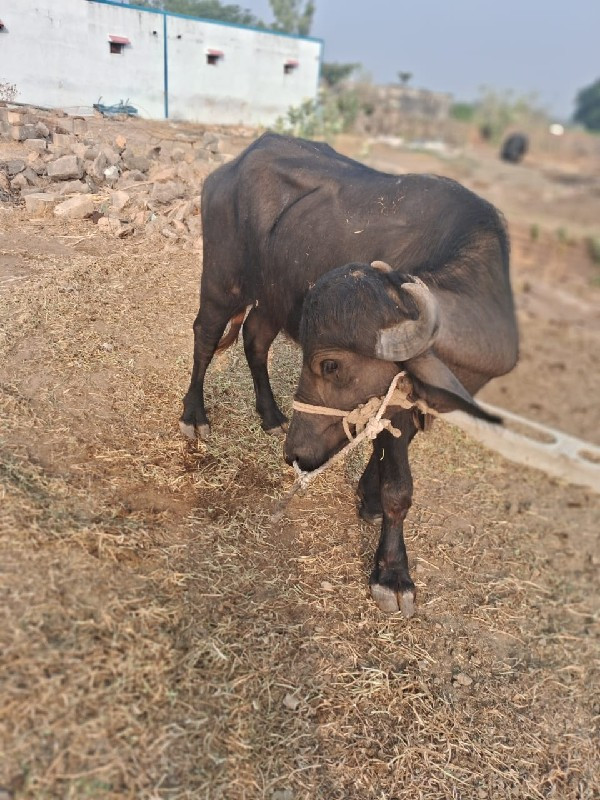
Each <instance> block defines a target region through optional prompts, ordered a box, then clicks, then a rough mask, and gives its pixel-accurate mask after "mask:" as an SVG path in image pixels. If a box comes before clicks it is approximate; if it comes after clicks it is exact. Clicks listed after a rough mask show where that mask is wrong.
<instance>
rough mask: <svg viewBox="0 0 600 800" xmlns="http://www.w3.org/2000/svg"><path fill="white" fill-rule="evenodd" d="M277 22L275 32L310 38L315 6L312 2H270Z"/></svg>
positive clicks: (282, 0)
mask: <svg viewBox="0 0 600 800" xmlns="http://www.w3.org/2000/svg"><path fill="white" fill-rule="evenodd" d="M269 5H270V6H271V10H272V11H273V16H274V17H275V22H274V23H273V24H272V25H271V29H272V30H274V31H281V32H282V33H296V34H298V35H299V36H308V35H309V33H310V29H311V27H312V21H313V16H314V13H315V4H314V3H313V2H311V0H307V2H305V0H269Z"/></svg>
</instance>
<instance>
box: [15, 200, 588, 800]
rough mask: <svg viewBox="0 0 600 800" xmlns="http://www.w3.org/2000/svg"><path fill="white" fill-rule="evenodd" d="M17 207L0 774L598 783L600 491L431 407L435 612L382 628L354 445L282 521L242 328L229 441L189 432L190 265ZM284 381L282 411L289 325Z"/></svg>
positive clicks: (229, 384)
mask: <svg viewBox="0 0 600 800" xmlns="http://www.w3.org/2000/svg"><path fill="white" fill-rule="evenodd" d="M10 219H11V225H12V228H11V230H10V231H8V228H5V234H7V235H6V237H5V240H4V245H3V246H0V250H2V251H3V252H2V255H4V256H5V257H6V258H8V257H10V258H12V259H14V260H15V261H16V262H18V264H19V266H20V268H21V270H22V272H21V274H23V275H25V277H24V279H23V280H19V281H15V282H13V283H11V284H10V290H9V291H6V287H4V288H2V287H0V289H1V290H2V291H3V292H4V296H3V318H2V325H1V330H0V337H1V338H0V346H1V351H2V361H0V363H3V366H0V409H1V413H0V441H1V449H0V472H1V483H0V491H1V492H2V494H1V496H0V497H1V504H0V550H1V555H0V592H1V593H2V603H1V604H0V615H1V616H2V619H1V620H0V693H1V702H0V752H1V753H2V758H1V759H0V785H3V786H5V787H7V788H8V789H10V791H11V792H12V793H13V794H14V796H15V797H16V798H19V799H20V800H25V798H35V800H39V799H41V798H76V799H77V800H79V799H80V798H107V799H108V800H110V799H111V798H172V799H173V800H175V799H176V800H183V798H190V800H191V798H194V800H196V798H205V799H206V800H219V798H223V800H253V799H254V798H271V799H272V800H292V799H293V800H301V799H302V800H309V799H310V800H314V798H323V799H324V800H337V799H338V798H339V800H342V798H343V799H344V800H347V798H356V800H359V799H360V800H367V798H368V799H369V800H400V799H401V798H407V800H408V798H410V799H411V800H414V798H423V800H437V798H440V799H441V798H463V800H471V799H472V798H498V797H511V798H561V799H562V798H564V799H565V800H576V799H577V800H592V798H595V797H597V796H598V793H599V792H600V778H599V774H598V766H597V765H598V756H599V753H598V736H597V733H598V731H597V724H598V714H599V710H600V697H599V684H598V660H599V651H598V633H599V626H598V602H597V586H595V581H596V579H597V570H598V563H599V562H598V555H597V549H596V548H597V531H598V519H599V510H600V502H599V499H598V498H597V497H594V496H592V495H589V494H588V493H586V492H585V491H584V490H581V489H576V488H573V487H566V486H562V485H559V484H558V483H556V482H553V481H550V480H548V479H546V478H544V477H543V476H541V475H539V474H537V473H534V472H530V471H526V470H523V469H518V468H516V467H514V466H512V465H509V464H508V463H506V462H504V461H502V460H501V459H499V458H495V457H493V456H491V455H489V454H488V453H484V452H483V451H482V450H480V449H479V448H478V447H477V446H475V445H474V444H472V443H470V442H468V441H467V440H465V439H464V437H463V436H462V434H459V433H458V432H456V431H454V430H452V429H449V428H447V427H446V426H444V425H443V424H439V425H437V427H434V431H433V433H432V434H431V435H430V436H427V437H421V438H420V439H419V440H418V441H417V442H416V443H415V445H414V448H413V468H414V474H415V505H414V507H413V510H412V512H411V515H410V521H409V523H408V525H407V543H408V547H409V552H410V554H411V557H412V561H413V572H414V576H415V578H416V581H417V585H418V590H419V614H418V616H416V617H415V618H414V619H412V620H411V621H410V622H406V621H405V620H404V619H402V618H397V617H385V616H383V615H382V614H381V613H380V612H379V611H378V610H377V609H376V608H375V606H374V605H373V604H372V603H371V601H370V600H369V598H368V595H367V589H366V584H367V577H368V572H369V567H370V559H371V557H372V552H373V548H374V544H375V539H376V532H375V531H374V530H373V529H371V528H368V527H367V526H365V525H363V524H361V523H359V522H358V520H357V518H356V515H355V512H354V507H353V505H354V500H353V491H354V483H353V482H354V480H355V478H356V476H357V475H358V473H359V468H360V457H359V456H356V457H355V458H354V459H353V461H352V462H351V463H349V464H348V465H346V468H345V469H342V468H340V469H339V470H338V471H337V472H335V474H332V475H331V476H329V475H328V476H327V477H323V478H321V479H319V481H318V482H317V483H316V484H315V485H314V486H313V487H312V488H311V490H310V492H309V493H308V494H307V495H306V496H304V497H301V498H295V499H294V500H293V502H292V503H291V504H290V506H289V507H288V509H287V512H286V515H285V516H284V518H283V519H282V520H281V521H280V522H278V523H274V522H273V521H272V520H271V518H270V514H271V511H272V509H273V507H274V503H275V502H276V500H277V499H278V498H280V497H281V496H282V495H283V493H284V492H285V491H286V489H287V488H289V486H290V484H291V476H290V474H289V472H290V471H289V470H287V469H286V468H284V467H283V466H282V459H281V442H279V441H277V440H273V439H269V438H267V437H265V436H264V435H263V434H262V433H261V431H260V429H259V426H258V422H257V419H256V417H255V416H254V415H253V413H252V412H251V408H252V398H251V381H250V379H249V375H248V372H247V369H246V367H245V365H244V364H243V356H242V354H241V350H240V348H239V346H237V347H236V348H234V349H233V350H231V351H230V352H229V353H228V354H226V355H225V356H223V357H222V358H220V359H219V360H218V361H216V362H215V364H214V366H213V367H212V369H211V373H210V377H209V381H208V404H209V406H210V408H211V409H212V417H213V422H214V434H213V437H212V439H211V440H210V442H208V443H207V444H202V445H200V446H199V447H198V448H194V447H189V446H187V445H185V444H183V443H182V442H181V440H180V439H179V437H178V435H177V431H176V419H177V416H178V413H179V408H180V397H181V395H182V393H183V391H184V389H185V385H186V383H187V380H188V370H189V366H190V365H189V363H188V362H189V353H190V350H191V331H190V325H191V321H192V319H193V315H194V312H195V305H196V291H195V287H196V285H197V278H198V275H197V273H198V256H197V255H196V254H195V253H193V252H181V251H178V250H176V249H171V250H168V249H164V250H161V249H160V248H158V247H154V246H153V245H152V244H149V243H147V242H140V241H135V240H127V241H119V242H115V241H112V240H111V241H108V240H105V239H103V238H102V237H101V236H100V235H95V233H94V235H93V236H92V237H91V238H88V236H89V234H90V228H89V226H88V225H85V224H83V223H82V224H80V225H76V226H73V228H72V229H71V230H70V231H69V232H68V234H65V230H64V229H63V228H61V227H60V226H59V224H58V223H55V222H53V221H52V222H50V221H48V222H45V223H44V224H43V225H41V224H40V225H39V226H35V225H34V224H33V223H29V222H27V221H26V220H25V219H24V217H22V216H21V212H15V214H14V215H12V216H11V218H10ZM16 223H18V226H20V230H19V232H18V233H17V224H16ZM2 224H5V223H2ZM67 236H72V237H75V238H71V239H70V238H66V237H67ZM61 237H62V238H61ZM7 254H8V255H7ZM273 369H274V386H275V390H276V394H278V395H279V396H280V397H281V398H282V400H283V404H284V406H285V405H286V403H287V404H288V406H289V396H290V394H291V390H292V386H293V381H294V376H295V374H296V371H297V354H296V352H295V351H294V349H293V348H292V347H291V346H290V345H288V344H287V343H285V342H278V343H277V345H276V354H275V358H274V364H273Z"/></svg>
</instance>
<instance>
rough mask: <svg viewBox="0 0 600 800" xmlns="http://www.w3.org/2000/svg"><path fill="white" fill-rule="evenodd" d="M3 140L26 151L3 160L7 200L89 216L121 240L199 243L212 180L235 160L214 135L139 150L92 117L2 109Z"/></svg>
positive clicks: (152, 143)
mask: <svg viewBox="0 0 600 800" xmlns="http://www.w3.org/2000/svg"><path fill="white" fill-rule="evenodd" d="M107 127H111V126H107ZM0 137H2V138H5V139H10V140H11V141H12V142H15V143H17V142H18V143H20V145H19V146H20V149H21V150H22V152H21V153H20V154H19V155H17V156H14V157H11V158H9V159H6V160H3V161H1V160H0V200H1V199H3V196H4V199H5V200H6V199H8V198H9V197H11V198H14V197H15V196H18V195H20V197H21V198H22V200H23V202H24V204H25V208H26V209H27V212H28V213H29V214H31V215H32V216H40V215H45V214H54V215H55V216H56V217H61V218H65V219H85V218H89V219H91V220H92V221H93V222H96V223H97V224H98V225H99V227H101V228H102V229H104V230H105V231H106V232H107V233H108V234H110V235H113V236H117V237H121V238H122V237H124V236H128V235H130V234H133V233H136V232H138V231H139V232H144V233H146V234H149V235H157V236H161V237H164V238H165V239H169V240H173V241H176V240H179V239H184V240H186V239H189V240H192V241H193V240H197V239H198V238H199V236H200V234H201V223H200V190H201V187H202V183H203V181H204V178H205V177H206V175H207V174H208V173H209V172H211V171H212V170H213V169H214V168H215V167H217V166H218V165H219V164H221V163H224V162H225V161H227V160H229V159H230V158H232V156H230V155H228V154H226V153H224V152H223V151H224V149H225V147H226V141H227V140H226V137H225V136H223V135H219V134H216V133H213V132H212V131H206V132H205V133H204V134H202V135H200V136H199V137H198V138H196V139H192V138H191V137H189V136H187V135H186V136H185V137H184V138H179V139H178V138H174V139H160V138H156V137H153V138H152V139H151V140H148V141H147V142H146V144H145V145H141V146H140V145H138V146H137V147H135V146H131V145H130V144H129V143H128V141H127V138H126V137H125V136H124V135H122V134H117V135H112V136H107V135H104V134H103V135H102V136H100V135H98V134H96V135H94V134H92V133H91V132H90V130H89V127H88V123H87V121H86V119H85V118H84V117H69V116H67V115H63V114H61V113H60V112H47V111H42V110H39V109H31V108H23V107H11V106H4V107H0ZM13 149H14V148H13Z"/></svg>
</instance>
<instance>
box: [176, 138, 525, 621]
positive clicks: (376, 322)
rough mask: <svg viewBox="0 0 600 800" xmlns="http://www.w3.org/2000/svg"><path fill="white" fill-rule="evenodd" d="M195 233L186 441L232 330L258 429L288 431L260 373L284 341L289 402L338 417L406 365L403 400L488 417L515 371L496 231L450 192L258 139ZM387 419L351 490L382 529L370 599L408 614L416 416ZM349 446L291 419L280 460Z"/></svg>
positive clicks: (308, 464) (319, 423) (504, 253)
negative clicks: (501, 384) (292, 377)
mask: <svg viewBox="0 0 600 800" xmlns="http://www.w3.org/2000/svg"><path fill="white" fill-rule="evenodd" d="M202 222H203V229H204V266H203V272H202V280H201V304H200V310H199V312H198V316H197V317H196V321H195V322H194V368H193V372H192V379H191V384H190V387H189V390H188V392H187V394H186V395H185V398H184V401H183V402H184V410H183V415H182V417H181V423H180V424H181V429H182V432H183V433H184V434H185V435H186V436H188V437H190V438H193V437H195V435H199V436H201V437H205V436H206V435H208V433H209V430H210V428H209V423H208V418H207V415H206V411H205V408H204V397H203V383H204V376H205V373H206V369H207V367H208V364H209V362H210V361H211V359H212V357H213V355H214V353H215V351H216V350H217V349H218V348H221V349H222V348H224V347H226V346H227V345H229V344H231V342H233V341H234V339H235V337H236V335H237V332H238V331H239V329H240V327H241V326H242V324H243V339H244V350H245V353H246V357H247V359H248V364H249V366H250V371H251V373H252V377H253V379H254V387H255V392H256V410H257V411H258V413H259V415H260V417H261V420H262V426H263V428H264V429H265V430H266V431H268V432H273V431H278V432H281V430H282V429H285V425H286V422H287V420H286V419H285V417H284V415H283V414H282V413H281V411H280V409H279V408H278V406H277V404H276V402H275V399H274V397H273V393H272V391H271V386H270V384H269V376H268V372H267V354H268V351H269V348H270V346H271V343H272V342H273V340H274V338H275V336H276V335H277V334H278V333H279V331H281V330H283V331H285V332H286V333H287V334H289V336H291V337H292V338H293V339H294V340H296V341H297V342H299V343H300V345H301V346H302V350H303V366H302V372H301V375H300V381H299V384H298V388H297V391H296V399H297V400H299V401H302V402H305V403H309V404H312V405H317V406H328V407H335V408H337V409H348V410H350V409H353V408H355V407H356V406H357V405H358V404H360V403H364V402H365V401H367V400H368V399H369V398H371V397H376V396H380V395H382V394H384V393H385V391H386V389H387V388H388V385H389V384H390V381H391V380H392V378H393V376H394V375H395V374H396V373H398V372H399V371H400V370H401V369H404V370H406V371H407V372H408V373H409V375H410V376H411V378H412V382H413V385H414V396H415V397H418V398H421V399H423V400H425V401H426V403H427V404H428V405H429V406H430V407H432V408H435V409H437V410H438V411H441V412H444V411H450V410H452V409H456V408H460V409H463V410H466V411H468V412H470V413H472V414H474V415H477V416H483V417H485V416H486V413H485V412H484V411H483V410H482V409H481V408H480V407H479V406H478V405H477V404H476V402H475V400H474V399H473V395H474V393H475V392H476V391H477V390H478V389H480V388H481V387H482V386H483V385H484V384H485V383H487V381H489V380H490V378H492V377H494V376H497V375H502V374H503V373H506V372H508V371H509V370H510V369H512V368H513V366H514V365H515V363H516V360H517V349H518V336H517V326H516V322H515V315H514V307H513V297H512V292H511V287H510V280H509V245H508V239H507V235H506V231H505V228H504V225H503V222H502V220H501V218H500V216H499V214H498V212H497V211H496V210H495V209H494V208H493V206H491V205H490V204H489V203H488V202H486V201H485V200H483V199H481V198H480V197H478V196H477V195H475V194H473V193H472V192H470V191H468V190H467V189H465V188H464V187H463V186H461V185H460V184H458V183H456V182H455V181H453V180H450V179H448V178H442V177H437V176H434V175H400V176H399V175H387V174H383V173H381V172H377V171H376V170H373V169H370V168H369V167H366V166H364V165H363V164H360V163H358V162H356V161H353V160H351V159H349V158H346V157H345V156H342V155H340V154H339V153H337V152H335V151H334V150H333V149H332V148H330V147H329V146H328V145H326V144H322V143H318V142H310V141H306V140H302V139H292V138H287V137H283V136H278V135H275V134H265V135H264V136H261V137H260V138H259V139H257V140H256V141H255V142H254V143H253V144H252V145H250V147H248V148H247V149H246V150H245V151H244V152H243V153H242V154H241V155H240V156H238V158H236V159H235V160H234V161H231V162H230V163H228V164H226V165H224V166H222V167H220V168H219V169H217V170H216V171H215V172H214V173H212V174H211V175H210V176H209V177H208V178H207V180H206V182H205V184H204V189H203V193H202ZM374 262H375V263H374ZM248 309H250V310H249V312H248ZM246 314H247V316H245V315H246ZM228 322H230V323H231V325H230V328H229V331H228V332H227V333H225V334H224V332H225V329H226V326H227V324H228ZM391 419H392V423H393V425H394V426H395V427H396V428H398V429H399V430H401V431H402V436H401V437H400V438H394V437H393V436H392V435H391V434H390V433H388V432H387V431H384V432H382V433H381V434H380V435H379V436H378V437H377V439H376V440H375V442H374V448H373V453H372V455H371V458H370V460H369V463H368V464H367V467H366V469H365V472H364V474H363V476H362V478H361V479H360V482H359V485H358V497H359V513H360V515H361V516H362V517H363V519H365V520H367V521H370V522H376V523H378V524H379V523H380V524H381V538H380V542H379V546H378V548H377V553H376V556H375V564H374V568H373V572H372V575H371V579H370V585H371V593H372V595H373V597H374V599H375V601H376V602H377V604H378V606H379V607H380V608H381V609H383V610H385V611H397V610H398V609H402V610H403V611H404V613H406V614H407V615H408V614H410V613H411V612H412V601H413V596H414V584H413V582H412V580H411V577H410V574H409V570H408V561H407V555H406V549H405V546H404V538H403V522H404V519H405V517H406V514H407V512H408V510H409V508H410V505H411V499H412V478H411V472H410V467H409V463H408V445H409V443H410V441H411V439H412V438H413V436H414V435H415V433H416V432H417V430H418V428H419V427H421V425H422V423H423V418H422V415H421V414H420V413H414V412H413V411H402V410H400V411H397V410H396V413H393V414H392V415H391ZM345 441H346V437H345V434H344V431H343V428H342V423H341V420H340V419H339V418H337V417H331V416H324V415H318V414H317V415H315V414H308V413H304V412H298V411H296V412H294V414H293V417H292V421H291V423H290V426H289V430H288V432H287V437H286V443H285V454H286V460H287V461H288V463H292V462H293V461H297V462H298V464H299V465H300V467H302V468H303V469H314V468H316V467H317V466H319V465H320V464H322V463H323V462H324V461H325V460H327V459H328V458H329V457H330V456H331V455H332V454H333V453H335V452H336V451H338V450H339V449H340V448H341V447H342V446H343V445H344V443H345Z"/></svg>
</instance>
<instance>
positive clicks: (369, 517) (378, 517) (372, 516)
mask: <svg viewBox="0 0 600 800" xmlns="http://www.w3.org/2000/svg"><path fill="white" fill-rule="evenodd" d="M358 516H359V517H360V518H361V519H362V520H363V522H367V523H368V524H369V525H381V523H382V522H383V513H382V512H381V511H371V510H370V509H368V508H367V507H366V505H365V504H364V503H362V502H361V503H359V504H358Z"/></svg>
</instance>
